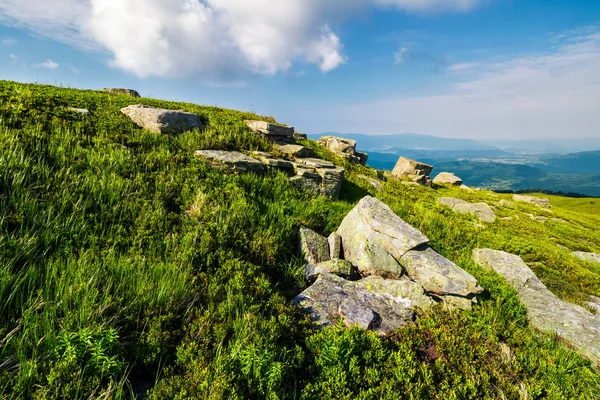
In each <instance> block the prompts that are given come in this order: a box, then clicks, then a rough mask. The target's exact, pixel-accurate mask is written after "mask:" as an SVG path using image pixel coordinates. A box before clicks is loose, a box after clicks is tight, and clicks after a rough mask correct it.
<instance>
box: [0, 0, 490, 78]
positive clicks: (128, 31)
mask: <svg viewBox="0 0 600 400" xmlns="http://www.w3.org/2000/svg"><path fill="white" fill-rule="evenodd" d="M481 1H483V0H329V1H322V0H285V1H282V0H253V1H248V0H202V1H200V0H53V1H52V2H48V1H46V0H2V2H1V3H0V22H3V23H7V24H12V25H19V26H25V27H27V28H28V29H30V30H32V31H34V32H35V33H37V34H39V35H43V36H47V37H51V38H53V39H55V40H59V41H62V42H65V43H69V44H73V45H77V46H79V47H82V48H85V49H88V50H94V49H96V50H97V49H104V50H106V51H108V52H109V54H111V61H110V65H112V66H114V67H117V68H121V69H124V70H126V71H129V72H132V73H135V74H137V75H138V76H141V77H146V76H153V75H154V76H182V75H186V74H187V75H189V74H198V75H202V76H220V75H225V76H228V77H231V76H232V75H236V74H240V73H245V72H252V73H260V74H267V75H272V74H275V73H277V72H279V71H285V70H288V69H289V68H290V67H291V66H292V63H293V62H295V61H297V60H306V61H308V62H310V63H313V64H316V65H318V66H319V68H320V69H321V70H322V71H323V72H328V71H331V70H333V69H335V68H337V67H338V66H339V65H341V64H343V63H344V62H345V60H346V57H345V55H344V54H343V52H342V50H343V45H342V42H341V39H340V38H339V36H338V35H337V34H336V33H335V32H334V31H333V30H332V29H331V28H330V26H332V24H334V23H336V22H339V20H340V19H341V18H343V17H345V16H347V15H348V14H350V13H352V12H356V10H359V9H363V8H364V7H366V6H369V5H375V6H380V7H381V6H383V7H386V6H387V7H394V8H398V9H400V10H404V11H407V12H417V13H424V12H430V11H433V12H439V11H441V10H444V11H468V10H470V9H471V8H473V7H474V6H476V5H477V4H479V3H480V2H481Z"/></svg>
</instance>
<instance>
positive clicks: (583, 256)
mask: <svg viewBox="0 0 600 400" xmlns="http://www.w3.org/2000/svg"><path fill="white" fill-rule="evenodd" d="M571 254H572V255H574V256H575V257H577V258H579V259H580V260H583V261H587V262H592V263H600V254H597V253H588V252H585V251H574V252H573V253H571Z"/></svg>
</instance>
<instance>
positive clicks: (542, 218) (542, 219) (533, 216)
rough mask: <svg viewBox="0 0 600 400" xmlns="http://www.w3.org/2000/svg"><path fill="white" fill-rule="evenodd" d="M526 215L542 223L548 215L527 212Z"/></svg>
mask: <svg viewBox="0 0 600 400" xmlns="http://www.w3.org/2000/svg"><path fill="white" fill-rule="evenodd" d="M527 216H529V218H531V219H532V220H534V221H538V222H541V223H542V224H545V223H546V222H548V220H549V218H548V217H544V216H543V215H533V214H527Z"/></svg>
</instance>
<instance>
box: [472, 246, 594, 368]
mask: <svg viewBox="0 0 600 400" xmlns="http://www.w3.org/2000/svg"><path fill="white" fill-rule="evenodd" d="M473 257H474V259H475V261H476V262H477V263H478V264H480V265H481V266H483V267H486V268H491V269H493V270H494V271H496V272H497V273H498V274H500V275H502V276H503V277H504V278H505V279H506V280H507V282H508V283H509V284H511V285H512V286H513V287H514V288H515V290H516V291H517V294H518V295H519V298H520V299H521V302H522V303H523V305H525V307H527V314H528V316H529V320H530V321H531V324H532V325H533V326H534V327H536V328H537V329H539V330H541V331H545V332H548V333H556V334H557V335H558V336H559V337H560V338H561V339H563V340H564V341H565V342H567V343H568V344H570V345H571V346H572V347H574V348H575V349H576V350H577V351H578V352H579V353H580V354H582V355H583V356H585V357H587V358H589V359H590V360H591V361H592V363H593V364H594V365H596V366H599V365H600V318H599V317H598V316H595V315H593V314H592V313H590V312H589V311H587V310H586V309H585V308H583V307H580V306H578V305H576V304H572V303H568V302H566V301H563V300H561V299H559V298H558V297H556V296H555V295H554V294H553V293H552V292H550V291H549V290H548V289H547V288H546V286H544V284H543V283H542V282H541V281H540V280H539V279H538V277H537V276H536V275H535V274H534V273H533V271H532V270H531V269H530V268H529V267H528V266H527V264H525V263H524V262H523V260H522V259H521V257H519V256H516V255H512V254H509V253H505V252H502V251H496V250H489V249H476V250H474V252H473Z"/></svg>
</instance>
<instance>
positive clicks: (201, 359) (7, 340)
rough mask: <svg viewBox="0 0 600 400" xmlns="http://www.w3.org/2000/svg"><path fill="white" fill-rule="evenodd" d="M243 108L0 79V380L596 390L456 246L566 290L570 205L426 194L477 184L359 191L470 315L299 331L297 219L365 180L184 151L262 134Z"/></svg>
mask: <svg viewBox="0 0 600 400" xmlns="http://www.w3.org/2000/svg"><path fill="white" fill-rule="evenodd" d="M138 102H141V103H144V104H150V105H157V106H162V107H167V108H182V109H184V110H186V111H192V112H197V113H199V114H200V115H201V116H203V117H204V118H205V119H206V121H207V122H208V124H209V128H208V129H207V130H206V131H204V132H186V133H184V134H182V135H179V136H175V137H171V136H161V135H155V134H150V133H148V132H145V131H141V130H139V129H137V128H136V127H135V126H134V125H133V124H132V123H131V122H130V121H129V120H127V119H126V118H125V117H124V116H123V115H121V113H120V112H119V109H120V108H121V107H123V106H126V105H128V104H133V103H138ZM65 106H74V107H86V108H89V109H90V110H92V114H91V116H89V117H82V116H78V115H75V114H72V113H68V112H66V111H65V110H64V107H65ZM256 117H257V116H255V115H252V114H249V113H241V112H236V111H232V110H223V109H219V108H215V107H199V106H195V105H190V104H183V103H169V102H162V101H158V100H151V99H132V98H128V97H124V96H114V95H112V96H111V95H107V94H104V93H98V92H91V91H85V92H82V91H77V90H70V89H59V88H54V87H48V86H37V85H21V84H15V83H11V82H0V229H1V230H0V265H2V268H1V269H0V271H1V272H0V309H1V310H2V312H1V313H0V393H1V396H2V397H6V398H27V397H29V396H31V397H33V398H88V397H92V398H94V397H104V398H109V397H111V398H131V397H132V396H133V394H135V393H137V394H140V393H144V392H145V391H146V389H151V390H150V392H149V395H150V397H151V398H156V399H168V398H415V399H417V398H439V399H446V398H504V397H507V398H516V397H518V396H519V395H520V394H522V393H524V392H525V391H526V392H528V393H529V394H531V395H532V396H534V397H537V398H586V399H587V398H597V397H599V396H600V383H599V382H598V375H597V374H596V373H594V372H593V371H592V370H591V369H590V367H589V363H588V362H586V361H585V360H583V359H581V358H580V357H579V356H577V355H576V354H574V353H572V352H570V351H568V350H566V349H565V348H564V347H562V346H560V345H559V344H558V342H557V341H556V340H555V339H552V338H550V339H548V338H546V337H545V336H539V335H537V334H535V333H534V332H532V331H531V330H530V329H529V328H528V327H527V322H526V318H525V314H524V309H523V308H522V306H521V305H520V304H519V302H518V300H517V298H516V295H515V293H514V291H513V290H512V289H510V288H509V287H508V286H507V285H506V284H505V283H504V282H503V280H502V279H500V278H499V277H498V276H497V275H496V274H493V273H490V272H489V271H483V270H481V269H480V268H479V267H478V266H476V265H474V264H473V263H472V261H471V256H470V251H471V249H472V248H474V247H478V246H488V247H495V248H501V249H507V250H511V251H513V252H516V253H519V254H522V255H523V256H524V257H525V258H526V259H527V261H528V262H530V263H532V264H534V265H540V266H539V267H538V271H537V272H540V271H541V272H543V271H546V273H545V275H544V274H541V276H542V279H543V280H544V281H545V282H546V283H548V282H549V280H550V279H554V280H555V281H556V284H555V285H554V287H553V286H552V285H550V287H551V288H552V289H553V290H554V291H555V292H557V293H559V294H560V295H562V296H563V297H564V298H570V299H576V300H577V299H580V298H581V297H582V296H583V295H584V294H585V293H589V294H594V293H596V291H597V290H598V286H597V285H596V286H595V287H594V286H593V284H594V282H597V280H598V275H599V271H598V270H597V269H595V267H594V266H593V265H589V264H585V263H583V262H580V261H578V260H576V259H574V258H572V257H571V256H570V255H569V254H568V253H567V252H565V251H563V250H561V249H560V248H557V246H556V245H555V244H556V243H555V241H560V242H561V243H564V244H567V245H569V246H571V247H578V248H577V249H588V250H596V251H598V250H600V239H599V238H598V233H597V232H596V231H595V230H594V224H593V223H591V222H590V221H589V219H588V218H585V217H582V216H577V215H573V216H566V215H563V214H561V212H557V215H558V216H561V217H565V218H567V219H569V221H570V222H571V223H572V226H571V225H570V226H569V228H567V227H565V226H563V225H562V224H561V225H558V224H556V223H553V222H552V223H548V224H547V225H542V224H539V223H534V222H533V221H531V220H529V221H528V220H527V219H525V218H523V217H521V218H520V219H519V220H517V221H515V222H514V224H512V223H511V224H508V223H506V224H497V225H493V226H491V227H490V228H489V229H486V230H482V231H477V230H476V229H475V227H474V221H473V220H472V219H471V218H468V217H464V216H456V215H454V214H452V213H451V212H449V210H448V209H446V208H444V207H442V206H439V205H438V204H437V203H436V201H435V198H436V197H437V196H440V195H455V196H457V197H463V198H466V199H467V200H487V201H490V202H493V201H494V199H495V197H494V196H493V194H491V193H489V192H482V193H467V192H461V191H458V190H457V189H440V190H438V191H432V190H430V189H425V188H409V187H406V186H404V185H401V184H400V183H396V182H390V183H388V184H386V185H385V189H384V191H383V192H382V193H379V194H376V195H377V196H379V197H380V198H381V199H383V200H384V201H385V202H386V203H388V204H389V205H390V206H391V207H392V208H393V209H394V211H395V212H397V213H398V214H399V215H400V216H401V217H403V218H404V219H405V220H407V222H409V223H411V224H413V225H414V226H416V227H417V228H419V229H421V230H422V231H423V232H424V233H425V234H426V235H427V236H429V237H430V238H431V239H432V245H433V247H434V248H435V249H436V250H437V251H439V252H441V253H442V254H444V255H446V256H447V257H449V258H451V259H452V260H453V261H456V262H457V263H458V264H459V265H461V266H462V267H464V268H465V269H467V270H468V271H469V272H471V273H473V274H474V275H475V276H476V277H477V278H478V279H479V280H480V281H481V283H482V285H483V286H484V287H486V288H487V289H488V290H489V293H488V295H487V297H484V298H483V299H482V301H481V306H480V307H478V308H476V309H475V310H474V311H473V312H467V313H458V314H453V313H447V312H444V311H443V310H434V311H433V312H432V313H430V314H428V315H425V316H423V318H421V320H420V321H419V323H418V324H417V325H415V326H414V327H411V328H408V329H405V330H401V331H399V332H398V333H397V335H395V336H394V337H392V338H390V339H384V338H380V337H377V336H376V335H374V334H372V333H369V332H363V331H360V330H358V329H353V330H346V329H343V328H334V329H326V330H323V331H320V332H317V331H315V330H314V327H313V326H312V325H311V324H310V323H309V322H308V321H307V320H306V318H305V317H304V316H303V315H302V314H301V313H299V312H298V311H297V310H296V309H295V308H294V307H293V306H291V305H290V302H289V300H290V299H291V298H292V297H293V296H294V295H295V294H297V293H298V292H299V291H300V290H302V288H303V287H305V285H306V283H305V282H304V281H303V279H302V277H301V274H300V270H301V269H300V267H301V262H300V261H299V260H297V259H296V258H295V239H296V232H297V229H298V226H299V225H300V224H305V225H308V226H310V227H312V228H314V229H316V230H318V231H320V232H323V233H325V234H327V233H329V232H331V231H332V230H334V229H335V228H336V227H337V226H338V225H339V223H340V222H341V220H342V218H343V217H344V216H345V215H346V213H347V212H348V211H349V210H350V209H351V208H352V207H353V205H354V204H355V203H356V202H357V201H358V200H359V199H360V198H361V197H362V196H364V195H365V194H367V193H371V194H373V195H375V193H373V192H372V189H370V187H369V186H368V184H367V183H366V182H364V181H362V180H361V179H360V178H359V177H358V174H361V173H362V174H371V175H372V174H374V171H372V170H370V169H368V168H364V167H360V166H351V165H345V167H346V169H347V179H346V180H345V182H344V185H343V188H342V198H341V200H340V201H339V202H329V201H327V200H325V199H323V198H314V197H311V196H308V195H306V194H304V193H301V192H299V191H298V190H296V189H295V188H293V187H292V186H291V185H290V184H289V183H288V181H287V179H286V177H285V176H283V175H281V174H277V173H275V174H269V175H267V176H266V177H264V178H260V177H256V176H253V175H245V176H236V175H227V174H222V173H220V172H218V171H215V170H212V169H211V168H209V167H207V166H206V165H205V164H204V163H203V162H201V161H199V160H195V159H194V158H193V156H192V154H193V151H195V150H197V149H204V148H223V149H243V150H249V149H260V150H268V149H270V147H271V145H270V143H268V142H265V141H264V140H262V139H260V138H259V137H257V136H256V135H254V134H252V133H251V132H249V130H248V129H247V128H246V127H245V125H244V124H243V120H244V119H248V118H256ZM306 144H307V145H309V146H311V147H314V148H315V150H316V151H317V153H318V154H319V155H320V156H322V157H323V158H327V159H330V160H334V161H336V163H338V164H342V162H341V160H339V159H337V158H336V157H335V156H333V155H332V154H331V153H329V152H327V151H326V150H324V149H322V148H319V147H317V146H316V144H315V143H314V142H310V141H308V142H306ZM531 211H535V210H534V209H533V208H528V207H527V206H518V207H517V208H516V209H515V210H508V209H507V210H505V209H502V210H500V211H499V213H500V214H501V215H503V216H504V215H509V214H510V215H512V214H515V215H520V216H523V215H524V214H525V213H526V212H531ZM571 217H572V219H570V218H571ZM583 238H586V240H587V241H583ZM573 249H574V250H575V248H573ZM541 265H543V266H544V267H543V268H541ZM567 267H568V268H567ZM583 278H585V279H583ZM580 279H581V280H580Z"/></svg>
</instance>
